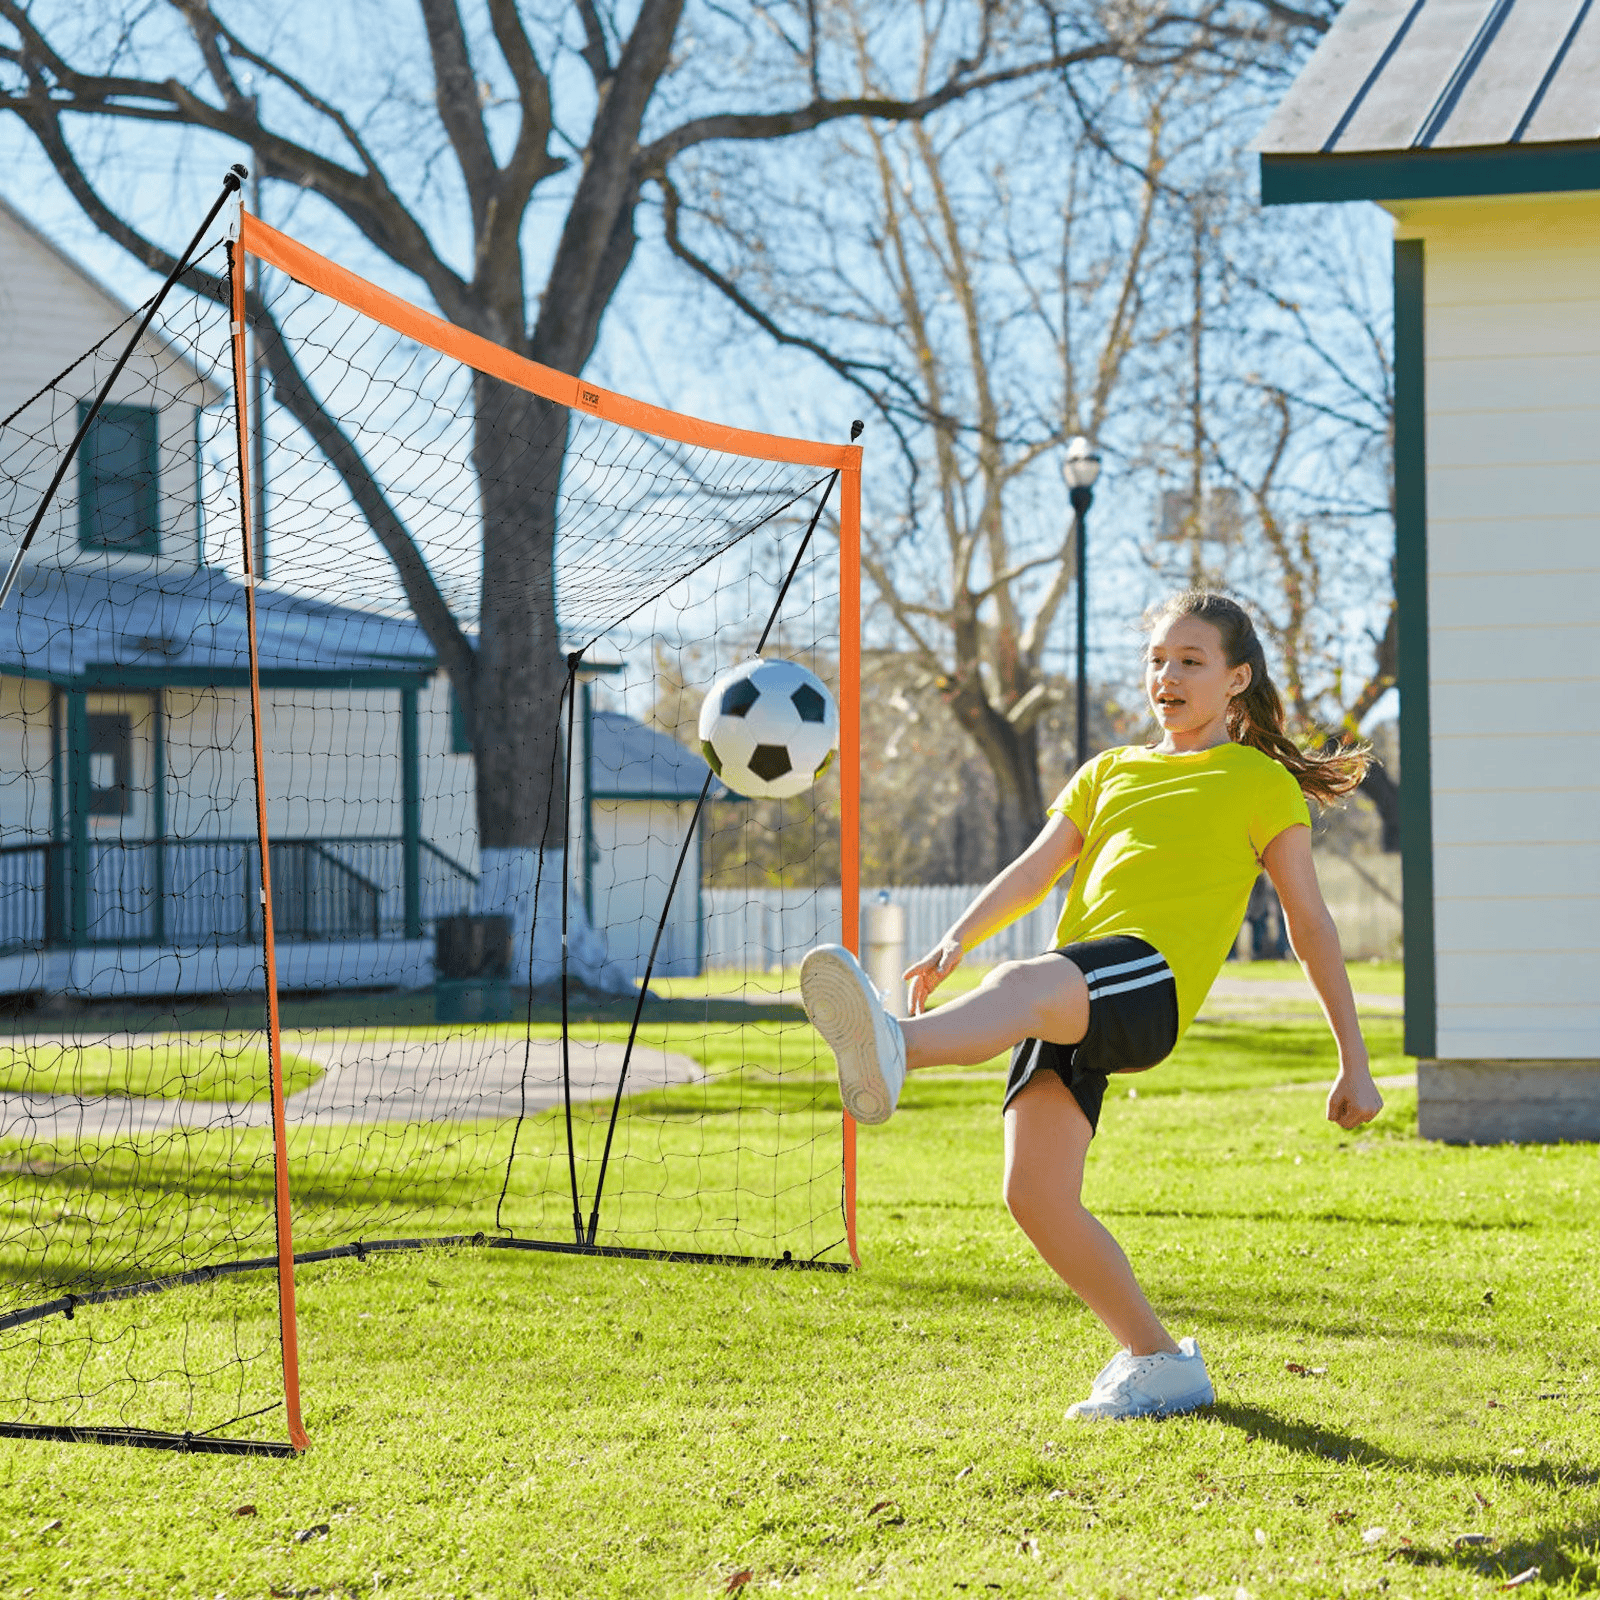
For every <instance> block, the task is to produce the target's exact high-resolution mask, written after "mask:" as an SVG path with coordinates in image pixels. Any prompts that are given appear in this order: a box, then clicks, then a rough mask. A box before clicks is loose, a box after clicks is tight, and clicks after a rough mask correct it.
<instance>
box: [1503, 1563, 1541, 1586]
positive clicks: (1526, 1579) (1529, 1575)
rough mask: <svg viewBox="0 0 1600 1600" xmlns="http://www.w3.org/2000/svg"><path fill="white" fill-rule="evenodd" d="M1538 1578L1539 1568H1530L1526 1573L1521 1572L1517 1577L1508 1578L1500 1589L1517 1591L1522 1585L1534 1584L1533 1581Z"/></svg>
mask: <svg viewBox="0 0 1600 1600" xmlns="http://www.w3.org/2000/svg"><path fill="white" fill-rule="evenodd" d="M1538 1576H1539V1569H1538V1568H1537V1567H1529V1568H1528V1570H1527V1571H1526V1572H1519V1573H1518V1574H1517V1575H1516V1577H1514V1578H1507V1579H1506V1581H1505V1582H1504V1583H1502V1584H1501V1585H1500V1587H1501V1588H1502V1589H1515V1588H1517V1587H1518V1586H1519V1585H1521V1584H1524V1583H1532V1582H1533V1580H1534V1579H1535V1578H1537V1577H1538Z"/></svg>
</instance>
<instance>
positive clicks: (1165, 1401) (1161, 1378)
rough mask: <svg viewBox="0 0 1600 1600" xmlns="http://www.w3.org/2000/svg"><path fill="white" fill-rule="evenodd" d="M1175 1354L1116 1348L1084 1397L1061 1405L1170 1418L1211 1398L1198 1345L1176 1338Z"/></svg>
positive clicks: (1104, 1415) (1099, 1415) (1096, 1416)
mask: <svg viewBox="0 0 1600 1600" xmlns="http://www.w3.org/2000/svg"><path fill="white" fill-rule="evenodd" d="M1178 1351H1179V1353H1178V1354H1177V1355H1175V1356H1174V1355H1166V1354H1161V1355H1153V1356H1135V1355H1130V1354H1129V1353H1128V1352H1127V1351H1126V1350H1119V1351H1118V1352H1117V1353H1116V1355H1114V1356H1113V1357H1112V1358H1111V1360H1110V1361H1108V1362H1107V1363H1106V1365H1105V1367H1104V1368H1103V1369H1102V1371H1101V1372H1100V1375H1099V1376H1098V1377H1097V1378H1096V1379H1095V1380H1094V1388H1093V1389H1091V1390H1090V1391H1089V1398H1088V1399H1087V1400H1080V1401H1078V1402H1077V1404H1076V1405H1070V1406H1068V1407H1067V1415H1068V1416H1069V1417H1086V1418H1089V1419H1090V1420H1093V1421H1100V1422H1120V1421H1122V1420H1124V1419H1125V1418H1127V1417H1170V1416H1175V1415H1177V1414H1178V1413H1179V1412H1181V1411H1198V1410H1199V1409H1200V1408H1201V1407H1202V1406H1209V1405H1213V1404H1215V1402H1216V1398H1217V1394H1216V1390H1214V1389H1213V1388H1212V1387H1211V1378H1210V1376H1209V1375H1208V1374H1207V1372H1206V1364H1205V1359H1204V1358H1203V1357H1202V1356H1201V1354H1200V1346H1199V1345H1197V1344H1196V1343H1195V1342H1194V1340H1193V1339H1180V1340H1179V1341H1178Z"/></svg>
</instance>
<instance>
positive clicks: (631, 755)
mask: <svg viewBox="0 0 1600 1600" xmlns="http://www.w3.org/2000/svg"><path fill="white" fill-rule="evenodd" d="M710 770H711V769H710V767H708V766H707V765H706V764H705V762H704V761H703V760H701V758H700V756H699V755H698V754H696V752H694V751H693V750H689V749H686V748H685V747H684V746H683V745H681V744H679V743H678V741H677V740H676V739H674V738H672V736H671V735H670V734H665V733H662V732H661V731H660V730H659V729H657V728H650V727H647V726H646V725H645V724H644V723H642V722H637V721H635V720H634V718H632V717H629V716H624V715H623V713H622V712H620V711H596V712H595V713H594V715H593V716H592V717H591V718H590V721H589V793H590V794H591V795H592V796H593V797H594V798H595V799H596V800H698V799H699V798H700V790H701V788H702V786H703V785H704V783H705V781H706V774H707V773H708V772H710ZM726 793H727V791H726V790H725V789H724V788H723V787H722V785H721V784H720V783H714V784H712V786H711V798H712V799H713V800H717V799H721V798H722V797H723V796H724V795H726Z"/></svg>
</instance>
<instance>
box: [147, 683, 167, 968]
mask: <svg viewBox="0 0 1600 1600" xmlns="http://www.w3.org/2000/svg"><path fill="white" fill-rule="evenodd" d="M150 834H151V837H152V838H153V839H154V840H155V846H156V849H155V859H154V860H153V861H152V862H151V863H150V865H151V867H152V869H153V870H152V872H151V878H152V882H151V886H150V888H151V894H152V896H153V899H152V901H151V908H150V909H151V917H150V921H151V926H150V937H151V939H152V941H153V942H154V943H156V944H165V943H166V942H167V850H166V838H167V727H166V715H165V707H164V706H163V705H162V699H161V691H160V690H159V689H156V690H154V691H153V692H152V693H151V696H150Z"/></svg>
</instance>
